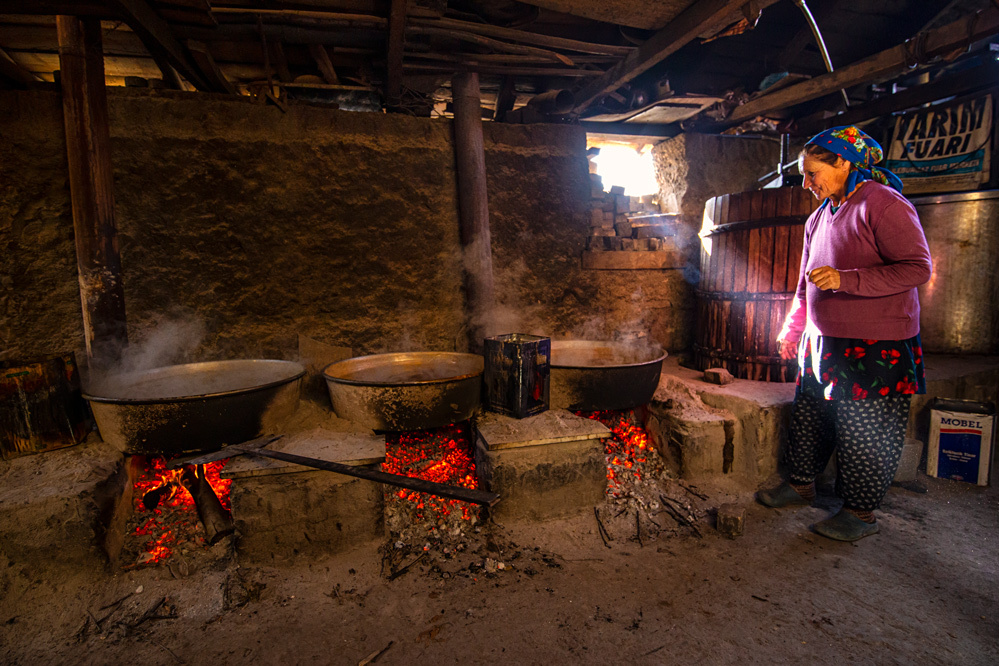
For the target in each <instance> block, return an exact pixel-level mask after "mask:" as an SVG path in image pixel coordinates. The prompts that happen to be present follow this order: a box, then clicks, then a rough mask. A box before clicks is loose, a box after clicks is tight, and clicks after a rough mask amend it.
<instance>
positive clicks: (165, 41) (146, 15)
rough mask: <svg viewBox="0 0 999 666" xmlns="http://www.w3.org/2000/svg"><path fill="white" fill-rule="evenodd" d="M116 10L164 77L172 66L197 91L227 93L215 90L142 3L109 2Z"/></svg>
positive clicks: (166, 27) (166, 26) (165, 25)
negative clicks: (140, 41) (140, 40)
mask: <svg viewBox="0 0 999 666" xmlns="http://www.w3.org/2000/svg"><path fill="white" fill-rule="evenodd" d="M110 4H112V5H113V6H115V7H116V8H117V9H118V13H119V14H120V15H121V16H122V17H123V18H124V19H125V21H126V22H127V23H128V25H129V26H130V27H131V28H132V30H134V31H135V33H136V34H137V35H139V37H141V38H142V42H143V43H144V44H145V45H146V48H147V49H149V53H150V54H151V55H152V56H153V59H154V60H156V63H157V64H158V65H159V66H160V69H162V70H163V73H164V77H165V78H169V77H170V72H169V68H170V67H173V68H174V69H176V70H177V72H179V73H180V75H181V76H183V77H184V78H185V79H187V80H188V81H190V82H191V84H192V85H193V86H194V87H195V88H197V89H199V90H209V91H213V92H226V90H225V88H224V87H222V88H217V87H214V86H211V85H210V84H208V83H207V82H206V80H205V76H204V75H203V74H202V72H200V71H199V70H198V68H197V66H196V65H195V64H194V63H193V61H192V60H193V59H192V58H191V55H190V53H188V51H187V49H186V48H184V46H183V45H182V44H181V43H180V42H179V41H177V38H176V37H175V36H174V34H173V32H172V30H171V29H170V25H169V24H168V23H167V22H166V21H164V20H163V19H162V18H160V16H159V14H157V13H156V12H155V11H154V10H153V8H152V7H151V6H150V5H149V3H148V2H146V1H145V0H112V2H111V3H110Z"/></svg>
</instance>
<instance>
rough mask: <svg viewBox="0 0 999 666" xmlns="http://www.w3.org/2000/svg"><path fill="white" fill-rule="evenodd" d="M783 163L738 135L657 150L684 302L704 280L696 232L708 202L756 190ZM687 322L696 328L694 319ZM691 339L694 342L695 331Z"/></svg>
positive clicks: (684, 139)
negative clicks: (675, 220)
mask: <svg viewBox="0 0 999 666" xmlns="http://www.w3.org/2000/svg"><path fill="white" fill-rule="evenodd" d="M779 159H780V144H779V143H777V142H776V141H771V140H761V139H752V138H746V137H738V136H721V135H708V134H693V133H687V134H681V135H679V136H676V137H673V138H672V139H667V140H666V141H663V142H662V143H659V144H657V145H656V146H654V147H653V149H652V161H653V165H654V167H655V170H656V180H657V182H658V183H659V205H660V207H661V208H662V210H663V211H664V212H667V213H679V214H680V224H679V227H678V229H677V235H676V237H675V241H676V244H677V248H678V249H679V251H680V253H681V254H682V256H683V260H684V262H685V263H686V267H687V268H686V270H685V271H684V274H685V275H686V276H687V278H688V279H689V283H690V287H689V289H688V291H687V293H686V294H685V299H687V300H689V301H693V300H694V292H693V290H694V288H695V287H696V286H697V282H698V280H699V277H700V272H699V264H700V238H699V236H698V232H699V231H700V230H701V221H702V218H703V216H704V203H705V202H706V201H707V200H708V199H710V198H711V197H715V196H718V195H720V194H730V193H734V192H745V191H747V190H755V189H757V187H758V186H759V182H758V181H759V178H760V177H762V176H764V175H766V174H767V173H769V172H770V171H772V170H773V169H774V168H775V167H776V165H777V162H778V161H779ZM688 321H689V322H690V323H691V325H692V327H693V326H694V325H696V321H695V320H694V315H693V314H691V315H690V316H689V317H688ZM687 340H688V341H692V340H693V331H691V336H690V337H689V338H687Z"/></svg>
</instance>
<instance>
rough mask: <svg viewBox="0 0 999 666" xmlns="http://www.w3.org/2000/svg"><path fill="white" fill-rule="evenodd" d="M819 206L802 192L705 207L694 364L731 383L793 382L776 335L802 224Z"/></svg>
mask: <svg viewBox="0 0 999 666" xmlns="http://www.w3.org/2000/svg"><path fill="white" fill-rule="evenodd" d="M818 204H819V202H818V201H816V200H815V197H813V196H812V195H811V193H810V192H808V191H807V190H805V189H803V188H801V187H782V188H774V189H765V190H756V191H753V192H741V193H738V194H724V195H721V196H718V197H714V198H713V199H709V200H708V201H707V202H706V203H705V206H704V224H703V226H702V229H701V277H700V283H699V286H698V289H697V334H696V342H695V344H694V362H695V365H696V367H697V369H699V370H705V369H707V368H716V367H724V368H726V369H727V370H728V371H729V372H731V373H732V374H733V375H734V376H736V377H739V378H742V379H754V380H761V381H793V380H794V375H795V364H794V361H782V360H781V359H780V356H779V354H778V346H777V342H776V338H777V334H778V333H779V332H780V329H781V326H782V325H783V323H784V318H785V317H786V316H787V313H788V311H789V310H790V307H791V303H792V300H793V298H794V290H795V287H796V285H797V282H798V272H799V270H800V265H801V252H802V243H803V235H804V228H805V220H806V219H807V218H808V216H809V215H810V214H811V213H812V211H814V210H815V209H816V208H817V207H818Z"/></svg>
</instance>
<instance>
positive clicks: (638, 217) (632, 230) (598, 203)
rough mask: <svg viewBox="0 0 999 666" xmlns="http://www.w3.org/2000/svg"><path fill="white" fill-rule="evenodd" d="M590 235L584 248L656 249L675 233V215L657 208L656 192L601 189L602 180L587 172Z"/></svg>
mask: <svg viewBox="0 0 999 666" xmlns="http://www.w3.org/2000/svg"><path fill="white" fill-rule="evenodd" d="M590 184H591V195H590V197H591V201H590V204H591V205H590V235H589V238H588V239H587V242H586V249H587V250H589V251H591V252H606V251H626V252H632V251H653V252H655V251H659V250H662V249H664V248H665V246H666V243H667V242H668V241H667V238H669V237H671V236H674V235H675V234H676V218H677V216H676V215H665V214H662V213H660V212H659V205H658V204H657V203H656V201H655V199H656V197H655V195H646V196H643V197H629V196H626V195H625V193H624V188H623V187H621V186H618V185H615V186H614V187H612V188H611V189H610V192H604V188H603V182H602V180H601V178H600V176H598V175H597V174H595V173H591V174H590Z"/></svg>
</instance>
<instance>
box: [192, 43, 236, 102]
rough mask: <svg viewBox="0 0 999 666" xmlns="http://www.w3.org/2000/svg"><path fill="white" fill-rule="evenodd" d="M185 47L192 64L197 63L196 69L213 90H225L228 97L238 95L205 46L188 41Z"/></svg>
mask: <svg viewBox="0 0 999 666" xmlns="http://www.w3.org/2000/svg"><path fill="white" fill-rule="evenodd" d="M186 46H187V50H188V51H189V52H190V53H191V57H192V58H194V62H195V63H197V65H198V69H199V70H200V71H201V72H202V73H203V74H204V75H205V78H206V80H207V81H208V83H209V85H211V87H212V88H213V89H222V90H225V91H226V92H227V93H229V94H230V95H235V94H237V93H238V91H237V90H236V87H235V86H234V85H233V84H232V82H230V81H229V79H227V78H226V76H225V74H223V73H222V70H220V69H219V66H218V63H216V62H215V58H213V57H212V53H211V51H209V50H208V46H207V45H206V44H204V43H202V42H196V41H194V40H188V41H187V42H186Z"/></svg>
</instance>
